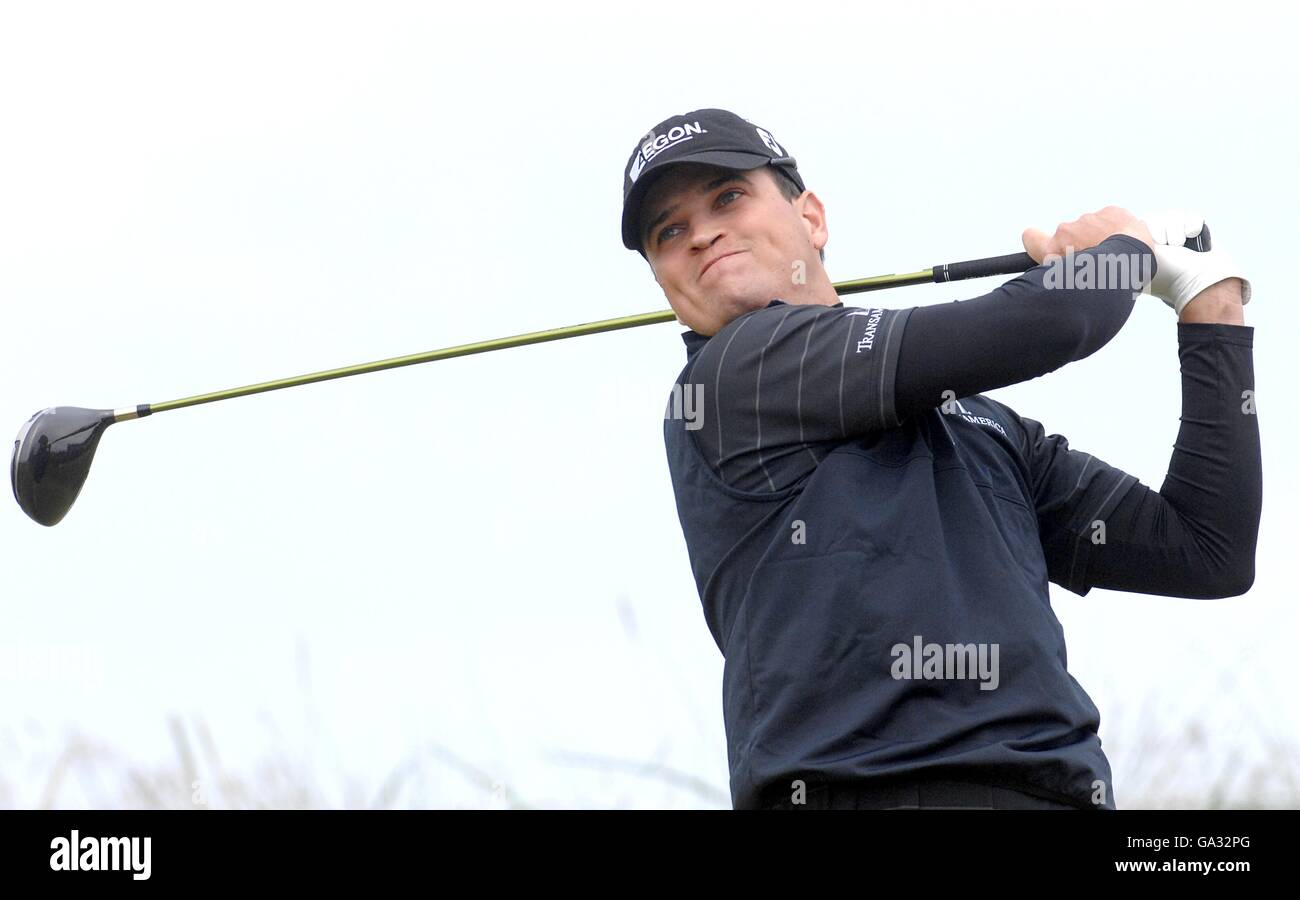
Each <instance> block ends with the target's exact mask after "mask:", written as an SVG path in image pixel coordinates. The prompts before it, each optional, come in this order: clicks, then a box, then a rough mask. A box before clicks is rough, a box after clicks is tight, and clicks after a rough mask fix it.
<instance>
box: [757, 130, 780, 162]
mask: <svg viewBox="0 0 1300 900" xmlns="http://www.w3.org/2000/svg"><path fill="white" fill-rule="evenodd" d="M754 130H755V131H757V132H758V136H759V137H760V138H761V139H762V141H763V143H764V144H766V145H767V149H769V150H771V151H772V152H773V153H775V154H776V155H777V156H785V155H786V153H785V151H784V150H782V149H781V145H780V144H778V143H777V142H776V138H774V137H772V132H770V131H767V130H766V129H763V128H759V127H758V126H757V125H755V126H754Z"/></svg>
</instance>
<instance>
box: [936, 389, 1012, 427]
mask: <svg viewBox="0 0 1300 900" xmlns="http://www.w3.org/2000/svg"><path fill="white" fill-rule="evenodd" d="M939 411H940V412H942V413H944V414H945V415H956V416H957V417H958V418H961V419H965V420H966V421H967V422H970V423H971V424H972V425H981V426H983V427H985V428H989V429H992V430H993V431H996V432H997V433H998V434H1000V435H1002V436H1003V437H1006V436H1007V431H1006V429H1005V428H1003V427H1002V423H1001V422H997V421H995V420H993V419H990V418H989V417H988V416H977V415H975V414H974V413H972V412H971V411H970V410H969V409H967V408H966V407H965V406H963V405H962V402H961V401H960V400H958V399H957V397H956V395H955V394H954V393H953V392H952V391H950V390H948V391H944V392H943V403H941V404H940V405H939Z"/></svg>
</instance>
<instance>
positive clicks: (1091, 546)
mask: <svg viewBox="0 0 1300 900" xmlns="http://www.w3.org/2000/svg"><path fill="white" fill-rule="evenodd" d="M1201 224H1202V223H1201V222H1200V220H1199V219H1197V218H1196V217H1195V216H1194V215H1193V216H1184V215H1180V214H1178V213H1176V212H1175V213H1172V214H1165V215H1164V216H1163V217H1151V218H1148V220H1147V221H1145V222H1144V221H1139V220H1138V219H1136V218H1135V217H1134V216H1133V215H1131V214H1130V213H1129V212H1127V211H1126V210H1124V209H1120V208H1118V207H1114V206H1108V207H1106V208H1104V209H1102V210H1100V211H1098V212H1095V213H1089V214H1087V215H1084V216H1081V217H1080V218H1078V219H1076V220H1074V221H1072V222H1067V223H1065V224H1062V225H1060V226H1059V227H1058V228H1057V229H1056V231H1055V233H1054V234H1053V235H1051V236H1050V237H1049V236H1048V235H1047V234H1045V233H1043V232H1041V231H1037V230H1035V229H1028V230H1026V231H1025V232H1024V233H1023V235H1022V241H1023V244H1024V247H1025V249H1026V251H1028V253H1029V254H1030V256H1031V257H1032V258H1033V259H1034V261H1035V262H1037V263H1039V265H1038V266H1037V267H1036V268H1033V269H1031V270H1030V271H1028V272H1025V273H1024V274H1023V275H1020V276H1018V277H1016V278H1013V279H1012V280H1010V281H1008V282H1007V283H1005V284H1003V285H1001V286H1000V287H998V288H996V289H995V290H993V291H991V292H989V293H987V294H985V295H983V296H979V297H974V298H972V299H966V300H961V301H957V302H948V303H940V304H935V305H931V306H918V307H910V308H909V307H896V308H876V307H873V308H854V307H848V306H845V305H844V304H843V303H841V302H840V301H839V297H838V295H837V294H836V292H835V289H834V287H833V286H832V283H831V281H830V279H829V278H828V277H827V274H826V271H825V269H824V267H823V259H824V248H825V246H826V243H827V240H828V238H829V228H828V225H827V218H826V210H825V207H824V206H823V204H822V201H821V200H820V199H819V198H818V197H817V195H816V194H814V193H812V192H811V191H809V190H807V189H806V188H805V186H804V182H803V178H802V176H801V174H800V172H799V171H798V169H797V168H796V164H795V160H794V159H793V158H792V157H791V156H790V155H789V153H788V152H787V149H786V147H785V146H784V145H783V144H781V143H779V142H778V140H777V139H776V136H774V135H773V134H772V133H771V132H769V131H767V130H765V129H764V128H761V127H758V126H756V125H754V124H753V123H751V122H748V121H746V120H745V119H742V118H740V117H739V116H737V115H735V114H733V113H730V112H727V111H725V110H720V109H701V110H696V111H693V112H689V113H686V114H684V115H680V116H673V117H671V118H669V119H667V120H665V121H663V122H661V123H659V124H658V125H656V126H655V127H654V128H653V129H651V130H650V132H648V133H647V134H645V135H644V136H642V138H641V139H640V140H638V141H637V143H636V146H635V148H634V149H633V151H632V155H631V157H630V159H629V160H628V164H627V167H626V168H625V170H624V177H623V217H622V230H623V243H624V245H625V246H627V247H628V248H629V249H631V250H636V251H637V252H639V253H641V254H642V256H644V257H645V259H646V260H647V262H648V263H649V264H650V268H651V271H652V272H653V273H654V277H655V280H656V281H657V282H658V284H659V285H660V287H661V288H662V289H663V292H664V295H665V296H666V297H667V298H668V302H669V303H670V304H671V305H672V308H673V310H674V311H675V313H676V315H677V318H678V320H679V321H680V322H681V323H682V324H684V325H686V326H687V327H688V328H689V329H690V330H689V331H686V332H685V333H684V334H683V335H682V338H683V340H684V342H685V344H686V366H685V368H684V369H683V370H682V372H681V374H680V375H679V376H678V379H677V381H676V383H675V384H674V386H673V389H672V393H671V395H670V397H669V403H668V408H667V409H666V411H665V420H664V438H665V441H666V445H667V452H668V466H669V471H670V473H671V476H672V483H673V489H674V492H675V495H676V501H677V510H678V514H679V518H680V520H681V525H682V531H683V533H684V535H685V538H686V547H687V550H688V553H689V557H690V563H691V567H692V571H693V573H694V576H695V582H696V585H697V587H698V589H699V595H700V600H701V602H702V603H703V607H704V618H705V621H706V622H707V624H708V627H709V630H710V632H711V633H712V635H713V639H714V640H715V641H716V642H717V645H718V648H719V650H721V651H722V654H723V657H724V658H725V667H724V673H723V685H722V689H723V693H722V700H723V715H724V719H725V726H726V737H727V755H728V761H729V764H730V770H731V795H732V803H733V805H734V806H735V807H736V808H738V809H755V808H787V809H789V808H795V809H811V808H850V809H852V808H898V807H918V806H919V807H930V806H937V807H948V806H965V807H980V808H1011V807H1020V808H1025V807H1031V808H1063V809H1070V808H1073V809H1115V808H1116V802H1115V786H1114V784H1113V783H1112V780H1111V770H1110V764H1109V763H1108V761H1107V759H1106V756H1105V754H1104V753H1103V752H1102V746H1101V741H1100V739H1099V738H1098V734H1097V731H1098V726H1099V724H1100V715H1099V713H1098V711H1097V708H1096V706H1095V705H1094V704H1093V702H1092V700H1091V699H1090V698H1089V697H1088V695H1087V694H1086V693H1085V692H1084V690H1083V688H1082V687H1081V686H1080V685H1079V683H1078V682H1077V681H1075V679H1074V678H1073V677H1072V676H1071V675H1070V672H1069V670H1068V668H1067V666H1066V648H1065V636H1064V634H1063V632H1062V629H1061V625H1060V623H1059V622H1058V621H1057V618H1056V615H1055V614H1054V613H1053V611H1052V607H1051V603H1050V601H1049V596H1048V582H1049V581H1051V582H1054V583H1056V584H1058V585H1060V586H1062V587H1064V588H1065V589H1067V590H1069V591H1072V592H1074V593H1076V594H1078V595H1079V596H1086V595H1087V593H1088V591H1089V590H1091V589H1092V588H1093V587H1101V588H1106V589H1109V590H1119V591H1131V592H1136V593H1145V594H1158V595H1163V596H1174V597H1197V598H1221V597H1232V596H1237V595H1240V594H1242V593H1244V592H1246V591H1247V590H1249V588H1250V587H1251V585H1252V583H1253V581H1254V554H1255V543H1256V538H1257V535H1258V530H1259V517H1260V503H1261V484H1262V474H1261V459H1260V444H1259V431H1258V425H1257V422H1258V420H1257V417H1256V415H1255V410H1254V374H1253V360H1252V342H1253V333H1254V332H1253V329H1252V328H1249V327H1247V326H1246V325H1245V324H1244V320H1243V315H1242V307H1243V306H1244V304H1245V303H1246V302H1247V301H1248V300H1249V299H1250V283H1249V281H1248V280H1247V279H1245V278H1244V277H1243V276H1242V274H1241V272H1240V271H1239V270H1238V269H1237V268H1236V266H1235V264H1234V263H1233V262H1232V261H1231V259H1229V258H1228V257H1227V256H1226V255H1224V254H1223V252H1222V251H1221V250H1211V251H1209V252H1203V253H1198V252H1196V251H1194V250H1190V249H1186V248H1184V247H1183V242H1184V238H1185V237H1191V236H1194V235H1196V234H1197V233H1198V232H1200V230H1201ZM1121 263H1122V264H1124V265H1120V264H1121ZM1066 269H1068V271H1065V270H1066ZM1143 292H1146V293H1151V294H1153V295H1155V296H1159V297H1160V298H1161V299H1162V300H1164V301H1165V303H1166V304H1168V305H1169V306H1171V307H1172V308H1173V309H1174V310H1175V312H1176V313H1177V316H1178V357H1179V361H1180V363H1181V371H1182V416H1181V425H1180V427H1179V431H1178V438H1177V442H1176V444H1175V445H1174V452H1173V455H1172V457H1171V459H1170V462H1169V471H1168V476H1167V478H1166V480H1165V483H1164V486H1163V487H1162V488H1161V490H1160V491H1159V493H1157V492H1155V491H1152V490H1151V489H1150V488H1148V487H1146V486H1145V485H1143V484H1142V483H1140V482H1139V481H1138V479H1137V478H1135V477H1134V476H1132V475H1129V474H1126V473H1125V472H1123V471H1121V470H1120V469H1118V468H1115V467H1114V466H1111V465H1108V464H1107V463H1105V462H1103V461H1102V460H1100V459H1097V458H1096V457H1095V456H1092V455H1090V454H1088V453H1085V452H1081V451H1080V450H1077V449H1072V448H1071V447H1070V446H1069V444H1068V442H1067V441H1066V439H1065V438H1064V437H1062V436H1061V435H1059V434H1048V433H1047V431H1046V429H1045V427H1044V426H1043V425H1042V424H1040V423H1039V422H1037V421H1035V420H1033V419H1029V418H1025V417H1022V416H1020V415H1019V414H1018V413H1017V412H1016V411H1015V410H1013V409H1011V408H1010V407H1008V406H1006V405H1005V404H1002V403H999V402H998V401H996V400H993V399H990V398H989V397H987V396H985V395H984V392H986V391H991V390H994V389H996V388H1000V387H1005V386H1007V385H1011V384H1016V383H1018V382H1023V381H1027V380H1029V379H1031V378H1035V377H1038V376H1041V375H1045V374H1047V373H1048V372H1052V371H1055V370H1056V369H1059V368H1060V367H1061V366H1064V365H1066V364H1067V363H1071V362H1075V361H1078V360H1081V359H1084V358H1085V357H1087V356H1089V355H1091V354H1093V353H1095V352H1096V351H1097V350H1099V349H1100V348H1101V347H1102V346H1104V345H1105V344H1106V342H1107V341H1109V340H1110V339H1111V338H1113V337H1114V336H1115V335H1116V334H1117V333H1118V331H1119V329H1120V328H1121V327H1122V326H1123V325H1124V322H1125V321H1126V320H1127V318H1128V316H1129V313H1130V312H1131V311H1132V309H1133V304H1134V302H1135V300H1136V297H1137V296H1138V294H1139V293H1143ZM1139 390H1140V384H1139V383H1138V382H1135V383H1134V393H1133V394H1132V395H1130V396H1128V397H1123V398H1116V401H1115V402H1117V403H1134V402H1141V400H1140V395H1139V394H1138V393H1137V392H1138V391H1139ZM1049 412H1050V411H1049Z"/></svg>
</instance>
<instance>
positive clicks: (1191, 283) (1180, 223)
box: [1142, 209, 1250, 316]
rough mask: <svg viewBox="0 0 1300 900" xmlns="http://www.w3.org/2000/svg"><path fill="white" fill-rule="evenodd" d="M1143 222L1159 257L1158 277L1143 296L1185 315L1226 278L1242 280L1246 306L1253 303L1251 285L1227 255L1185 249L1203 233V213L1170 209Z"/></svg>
mask: <svg viewBox="0 0 1300 900" xmlns="http://www.w3.org/2000/svg"><path fill="white" fill-rule="evenodd" d="M1142 221H1143V222H1145V223H1146V226H1147V228H1148V229H1149V230H1150V231H1151V237H1152V239H1153V240H1154V241H1155V246H1154V247H1153V248H1152V250H1153V252H1154V254H1155V258H1156V275H1155V278H1153V279H1151V283H1150V284H1149V285H1147V286H1146V287H1145V288H1143V289H1142V293H1144V294H1154V295H1155V296H1157V297H1159V298H1160V299H1161V300H1163V301H1165V304H1166V305H1167V306H1170V307H1172V308H1173V310H1174V312H1175V313H1177V314H1178V315H1180V316H1181V315H1182V313H1183V307H1185V306H1186V305H1187V304H1188V303H1190V302H1191V301H1192V298H1193V297H1195V296H1196V295H1197V294H1199V293H1200V292H1201V291H1203V290H1205V289H1206V288H1207V287H1209V286H1210V285H1212V284H1214V283H1216V282H1219V281H1222V280H1223V279H1225V278H1240V279H1241V302H1242V305H1243V306H1244V305H1245V304H1247V303H1249V302H1250V282H1249V281H1248V280H1247V279H1246V276H1244V275H1242V274H1241V268H1240V267H1239V266H1238V265H1237V263H1236V261H1235V260H1233V258H1232V257H1231V256H1229V255H1228V254H1227V252H1225V251H1223V250H1219V249H1213V250H1205V251H1203V252H1202V251H1197V250H1189V249H1188V248H1187V247H1184V246H1183V242H1184V241H1186V240H1187V239H1188V238H1190V237H1195V236H1196V235H1198V234H1200V233H1201V228H1202V227H1204V225H1205V219H1204V218H1203V217H1202V216H1201V215H1200V213H1197V212H1192V211H1188V210H1182V209H1170V210H1164V211H1162V212H1158V213H1154V214H1152V215H1149V216H1143V217H1142Z"/></svg>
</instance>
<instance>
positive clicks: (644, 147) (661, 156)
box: [623, 109, 806, 256]
mask: <svg viewBox="0 0 1300 900" xmlns="http://www.w3.org/2000/svg"><path fill="white" fill-rule="evenodd" d="M681 162H693V163H709V164H711V165H715V166H722V167H723V168H727V169H737V170H741V171H745V170H749V169H757V168H759V167H760V166H775V167H776V168H777V170H778V171H780V172H782V173H784V174H785V176H786V177H787V178H789V179H790V180H791V181H793V182H794V183H795V185H797V186H798V188H799V190H800V191H803V190H806V188H804V186H803V179H802V178H801V177H800V176H799V170H798V169H796V168H795V162H794V158H793V157H791V156H789V155H787V154H786V151H785V148H784V147H782V146H781V145H780V144H779V143H777V140H776V138H774V137H772V132H770V131H768V130H767V129H765V128H759V127H758V126H757V125H755V124H754V123H753V122H749V121H747V120H745V119H742V118H741V117H740V116H738V115H736V114H735V113H733V112H728V111H727V110H725V109H697V110H695V111H694V112H688V113H683V114H682V115H680V116H672V117H671V118H668V119H664V120H663V121H662V122H660V123H659V124H658V125H656V126H655V127H654V128H651V129H650V130H649V131H648V132H646V133H645V135H644V136H643V137H642V138H641V139H640V140H638V141H637V142H636V148H635V149H633V151H632V156H631V157H630V158H629V159H628V161H627V168H626V169H624V171H623V246H625V247H627V249H629V250H636V251H637V252H638V253H640V254H641V255H642V256H644V255H645V251H644V250H643V249H642V247H641V235H640V234H639V233H638V227H637V226H638V224H639V219H640V211H641V201H642V200H643V199H644V198H645V195H646V191H648V190H649V189H650V185H651V184H653V183H654V181H655V180H656V178H658V177H659V176H660V175H662V174H663V172H664V170H665V169H667V167H669V166H671V165H673V164H674V163H681Z"/></svg>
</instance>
